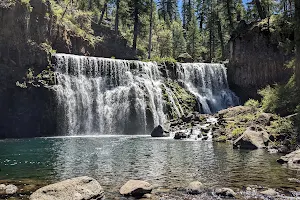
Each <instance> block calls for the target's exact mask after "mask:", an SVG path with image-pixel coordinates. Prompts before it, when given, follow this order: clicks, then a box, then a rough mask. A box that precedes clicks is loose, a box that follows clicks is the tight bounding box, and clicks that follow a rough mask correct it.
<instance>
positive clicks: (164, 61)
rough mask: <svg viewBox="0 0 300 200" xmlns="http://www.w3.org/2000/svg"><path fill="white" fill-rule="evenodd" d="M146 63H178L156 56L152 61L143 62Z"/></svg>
mask: <svg viewBox="0 0 300 200" xmlns="http://www.w3.org/2000/svg"><path fill="white" fill-rule="evenodd" d="M143 61H144V62H157V63H176V62H177V61H176V60H175V59H174V58H172V57H158V56H155V57H153V58H151V59H146V60H143Z"/></svg>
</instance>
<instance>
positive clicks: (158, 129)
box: [151, 125, 170, 137]
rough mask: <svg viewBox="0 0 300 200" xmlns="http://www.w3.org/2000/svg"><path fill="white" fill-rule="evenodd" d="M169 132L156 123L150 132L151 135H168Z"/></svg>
mask: <svg viewBox="0 0 300 200" xmlns="http://www.w3.org/2000/svg"><path fill="white" fill-rule="evenodd" d="M169 136H170V134H169V133H167V132H166V131H165V130H164V129H163V127H162V126H161V125H158V126H157V127H155V128H154V129H153V131H152V132H151V137H169Z"/></svg>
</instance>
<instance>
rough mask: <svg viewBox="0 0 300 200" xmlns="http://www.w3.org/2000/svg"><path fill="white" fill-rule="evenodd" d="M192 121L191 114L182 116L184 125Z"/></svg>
mask: <svg viewBox="0 0 300 200" xmlns="http://www.w3.org/2000/svg"><path fill="white" fill-rule="evenodd" d="M192 119H193V115H192V114H188V115H184V116H182V121H183V122H185V123H190V122H191V121H192Z"/></svg>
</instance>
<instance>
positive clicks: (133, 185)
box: [120, 180, 152, 197]
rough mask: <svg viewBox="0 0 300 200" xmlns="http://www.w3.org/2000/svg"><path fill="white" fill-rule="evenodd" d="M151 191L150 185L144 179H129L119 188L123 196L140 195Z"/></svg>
mask: <svg viewBox="0 0 300 200" xmlns="http://www.w3.org/2000/svg"><path fill="white" fill-rule="evenodd" d="M151 191H152V185H151V184H150V183H148V182H146V181H139V180H129V181H127V183H125V184H124V185H123V186H122V187H121V189H120V194H121V195H124V196H134V197H142V196H143V195H144V194H149V193H151Z"/></svg>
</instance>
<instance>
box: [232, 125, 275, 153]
mask: <svg viewBox="0 0 300 200" xmlns="http://www.w3.org/2000/svg"><path fill="white" fill-rule="evenodd" d="M268 141H269V134H268V133H267V132H266V131H264V130H263V129H262V128H261V127H253V126H252V127H248V128H247V130H246V131H245V132H244V133H243V135H241V136H240V137H239V138H238V139H236V140H235V141H234V143H233V145H234V147H237V148H240V149H260V148H265V147H266V144H267V143H268Z"/></svg>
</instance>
